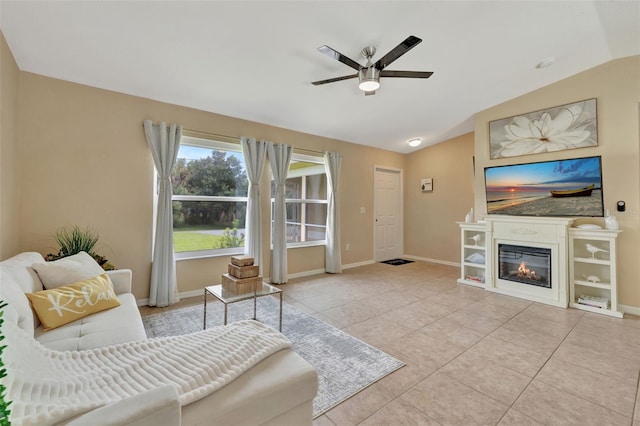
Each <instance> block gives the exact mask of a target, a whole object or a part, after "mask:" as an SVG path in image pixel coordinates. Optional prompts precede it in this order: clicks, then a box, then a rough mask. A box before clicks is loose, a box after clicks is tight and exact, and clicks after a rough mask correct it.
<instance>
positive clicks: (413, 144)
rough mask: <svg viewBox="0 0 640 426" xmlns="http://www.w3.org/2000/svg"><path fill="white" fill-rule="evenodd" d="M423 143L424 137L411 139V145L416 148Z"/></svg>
mask: <svg viewBox="0 0 640 426" xmlns="http://www.w3.org/2000/svg"><path fill="white" fill-rule="evenodd" d="M421 143H422V139H420V138H415V139H411V140H410V141H409V146H412V147H414V148H415V147H416V146H418V145H420V144H421Z"/></svg>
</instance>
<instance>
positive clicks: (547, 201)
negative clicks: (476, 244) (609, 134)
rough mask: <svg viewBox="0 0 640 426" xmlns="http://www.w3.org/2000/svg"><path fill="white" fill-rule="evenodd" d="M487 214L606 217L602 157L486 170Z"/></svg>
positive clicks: (542, 162) (496, 167) (487, 168)
mask: <svg viewBox="0 0 640 426" xmlns="http://www.w3.org/2000/svg"><path fill="white" fill-rule="evenodd" d="M484 181H485V189H486V194H487V213H488V214H504V215H512V216H592V217H593V216H604V202H603V197H602V159H601V157H600V156H595V157H583V158H572V159H568V160H554V161H541V162H537V163H527V164H513V165H506V166H495V167H485V169H484Z"/></svg>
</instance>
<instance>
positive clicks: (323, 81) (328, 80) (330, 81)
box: [311, 74, 358, 86]
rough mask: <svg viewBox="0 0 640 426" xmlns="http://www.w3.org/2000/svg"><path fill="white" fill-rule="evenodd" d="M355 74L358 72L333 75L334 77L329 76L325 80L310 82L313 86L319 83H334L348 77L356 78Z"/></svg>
mask: <svg viewBox="0 0 640 426" xmlns="http://www.w3.org/2000/svg"><path fill="white" fill-rule="evenodd" d="M357 76H358V74H353V75H345V76H344V77H335V78H329V79H327V80H318V81H312V82H311V84H313V85H314V86H319V85H321V84H327V83H335V82H336V81H342V80H349V79H350V78H356V77H357Z"/></svg>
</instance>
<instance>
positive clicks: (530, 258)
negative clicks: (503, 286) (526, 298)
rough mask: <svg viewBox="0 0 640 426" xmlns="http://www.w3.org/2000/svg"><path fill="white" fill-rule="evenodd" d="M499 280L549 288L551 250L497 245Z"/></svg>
mask: <svg viewBox="0 0 640 426" xmlns="http://www.w3.org/2000/svg"><path fill="white" fill-rule="evenodd" d="M498 261H499V262H500V264H499V268H498V270H499V278H500V279H503V280H508V281H514V282H517V283H521V284H529V285H535V286H538V287H545V288H551V249H547V248H540V247H524V246H515V245H511V244H498Z"/></svg>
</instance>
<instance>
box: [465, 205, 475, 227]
mask: <svg viewBox="0 0 640 426" xmlns="http://www.w3.org/2000/svg"><path fill="white" fill-rule="evenodd" d="M464 221H465V222H466V223H473V208H471V210H469V213H467V215H466V216H465V217H464Z"/></svg>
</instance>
